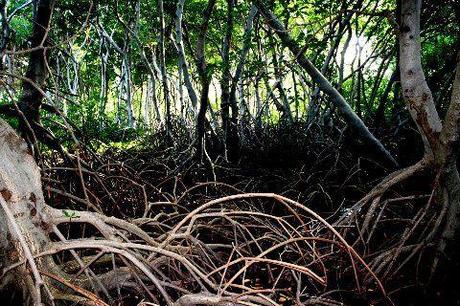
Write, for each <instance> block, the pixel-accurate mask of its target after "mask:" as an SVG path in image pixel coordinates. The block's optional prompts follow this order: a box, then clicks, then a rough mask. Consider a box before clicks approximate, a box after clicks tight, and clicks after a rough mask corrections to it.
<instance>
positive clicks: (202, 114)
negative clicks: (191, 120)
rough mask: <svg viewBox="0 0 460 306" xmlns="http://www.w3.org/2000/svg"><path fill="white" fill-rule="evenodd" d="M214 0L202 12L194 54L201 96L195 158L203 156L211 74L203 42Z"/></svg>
mask: <svg viewBox="0 0 460 306" xmlns="http://www.w3.org/2000/svg"><path fill="white" fill-rule="evenodd" d="M215 4H216V0H209V1H208V5H207V7H206V9H205V11H204V12H203V21H202V23H201V26H200V33H199V36H198V41H197V47H196V56H197V68H198V74H199V76H200V82H201V97H200V109H199V112H198V116H197V128H196V130H197V158H198V159H199V160H202V157H203V145H204V137H205V123H206V111H207V109H208V99H209V97H208V94H209V86H210V83H211V76H210V75H209V71H208V69H207V63H206V54H205V44H206V34H207V32H208V26H209V20H210V18H211V14H212V12H213V10H214V6H215Z"/></svg>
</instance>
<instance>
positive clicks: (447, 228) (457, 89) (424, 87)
mask: <svg viewBox="0 0 460 306" xmlns="http://www.w3.org/2000/svg"><path fill="white" fill-rule="evenodd" d="M401 4H402V6H401V28H400V37H399V44H400V72H401V86H402V91H403V97H404V101H405V102H406V105H407V108H408V109H409V112H410V114H411V117H412V119H413V120H414V121H415V123H416V124H417V127H418V130H419V132H420V134H421V137H422V139H423V143H424V147H425V155H424V157H423V159H422V161H421V162H420V163H419V164H420V165H422V167H423V168H425V169H429V170H432V173H433V177H434V180H435V182H434V184H433V186H435V187H434V188H435V192H436V197H437V198H438V200H439V202H440V203H442V205H443V207H444V208H445V209H444V210H445V214H444V213H442V212H441V213H440V215H439V216H438V218H444V228H443V229H442V230H441V233H440V241H439V242H438V245H437V250H438V252H437V254H436V257H435V260H434V264H433V266H432V272H435V271H436V269H437V266H438V263H439V259H440V256H443V254H444V253H445V252H446V250H448V247H449V246H453V244H452V243H453V242H454V241H455V240H457V239H458V231H459V213H460V177H459V173H458V170H457V163H456V160H457V157H458V146H459V144H460V141H459V134H460V126H459V122H460V63H459V60H460V57H459V58H457V71H456V78H455V81H454V84H453V92H452V97H451V102H450V106H449V109H448V112H447V115H446V117H445V119H444V124H442V122H441V119H440V117H439V115H438V112H437V111H436V107H435V103H434V99H433V95H432V92H431V90H430V88H429V86H428V83H427V81H426V78H425V74H424V71H423V67H422V61H421V36H420V14H421V5H422V1H421V0H405V1H402V3H401ZM459 56H460V55H459ZM408 169H409V168H408ZM401 173H403V172H401ZM409 174H410V172H409ZM390 177H391V175H390ZM392 181H394V180H392ZM388 182H391V180H387V183H388ZM392 184H394V182H392ZM387 189H388V187H386V188H385V190H387ZM448 251H450V252H454V253H457V255H458V250H453V249H451V250H448Z"/></svg>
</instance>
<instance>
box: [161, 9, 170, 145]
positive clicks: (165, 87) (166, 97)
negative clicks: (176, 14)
mask: <svg viewBox="0 0 460 306" xmlns="http://www.w3.org/2000/svg"><path fill="white" fill-rule="evenodd" d="M157 4H158V14H159V18H160V41H159V48H160V49H159V50H160V70H161V82H162V86H163V98H164V100H165V104H166V130H167V135H168V136H167V137H168V142H169V141H171V140H172V138H171V132H172V131H171V129H172V122H171V100H170V97H169V84H168V75H167V72H166V63H165V31H166V29H165V19H164V9H163V0H158V1H157Z"/></svg>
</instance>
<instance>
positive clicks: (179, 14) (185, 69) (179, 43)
mask: <svg viewBox="0 0 460 306" xmlns="http://www.w3.org/2000/svg"><path fill="white" fill-rule="evenodd" d="M184 3H185V0H179V1H177V9H176V47H177V54H178V57H179V70H180V71H182V74H183V77H184V83H185V87H186V88H187V92H188V95H189V97H190V101H191V102H192V110H193V112H194V113H196V108H197V105H198V98H197V95H196V91H195V88H194V87H193V83H192V79H191V77H190V72H189V65H188V63H187V59H186V57H185V50H184V41H183V35H182V18H183V13H184Z"/></svg>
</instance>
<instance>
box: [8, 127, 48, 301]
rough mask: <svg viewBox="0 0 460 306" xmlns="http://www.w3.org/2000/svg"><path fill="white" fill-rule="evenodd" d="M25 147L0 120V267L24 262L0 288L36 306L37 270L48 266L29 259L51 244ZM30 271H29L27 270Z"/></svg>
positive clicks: (39, 279) (35, 172)
mask: <svg viewBox="0 0 460 306" xmlns="http://www.w3.org/2000/svg"><path fill="white" fill-rule="evenodd" d="M28 152H29V151H28V149H27V145H26V144H25V143H24V141H23V140H22V139H20V138H19V137H18V136H17V135H16V133H15V132H14V131H13V129H12V128H11V127H10V126H9V125H8V124H6V123H5V122H4V121H1V120H0V194H1V196H0V203H1V209H0V228H1V232H0V249H1V252H0V254H1V262H2V265H3V267H4V268H7V267H9V266H10V265H13V264H16V263H17V262H20V261H25V262H27V263H28V265H22V266H20V267H18V268H17V269H15V270H14V273H7V274H6V275H4V277H2V279H1V281H0V288H1V289H2V290H5V289H6V288H12V289H13V290H18V291H22V292H23V293H24V296H25V301H27V300H29V299H31V301H29V302H26V304H34V305H40V304H41V301H42V300H43V299H46V296H45V297H43V296H42V295H43V292H45V290H44V289H46V288H44V286H43V285H44V281H43V279H42V277H41V276H40V273H39V272H38V271H39V270H45V271H46V270H47V269H48V271H49V272H52V271H50V270H49V267H48V263H47V262H46V261H45V260H43V259H40V258H38V259H34V258H33V257H32V256H33V255H35V254H37V253H39V252H41V251H43V249H44V248H45V247H46V246H47V245H48V244H49V243H51V241H50V239H49V237H48V235H47V234H46V231H47V230H49V228H48V222H47V212H46V211H45V205H44V198H43V193H42V186H41V181H40V171H39V169H38V167H37V165H36V163H35V161H34V159H33V157H32V156H31V155H30V154H29V153H28ZM29 269H30V270H29Z"/></svg>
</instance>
